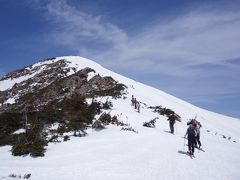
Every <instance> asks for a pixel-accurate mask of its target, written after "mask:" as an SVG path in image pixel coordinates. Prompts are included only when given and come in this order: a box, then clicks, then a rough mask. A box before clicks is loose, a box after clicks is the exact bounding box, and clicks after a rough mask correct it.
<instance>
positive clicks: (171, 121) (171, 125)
mask: <svg viewBox="0 0 240 180" xmlns="http://www.w3.org/2000/svg"><path fill="white" fill-rule="evenodd" d="M167 120H168V121H169V127H170V132H171V133H172V134H174V124H175V121H176V117H175V116H174V114H171V115H170V116H169V117H168V119H167Z"/></svg>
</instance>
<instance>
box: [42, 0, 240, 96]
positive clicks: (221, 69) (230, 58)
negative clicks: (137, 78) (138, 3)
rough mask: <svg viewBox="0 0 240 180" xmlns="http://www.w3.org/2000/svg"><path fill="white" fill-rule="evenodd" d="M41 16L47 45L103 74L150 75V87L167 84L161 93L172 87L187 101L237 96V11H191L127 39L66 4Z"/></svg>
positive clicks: (110, 25) (239, 14) (57, 3)
mask: <svg viewBox="0 0 240 180" xmlns="http://www.w3.org/2000/svg"><path fill="white" fill-rule="evenodd" d="M45 10H46V17H47V19H48V20H49V22H50V23H52V24H54V28H53V29H52V31H51V32H50V33H49V36H48V37H49V38H50V39H51V41H52V42H54V43H57V44H63V45H66V46H67V47H68V48H72V49H73V50H75V51H76V53H79V54H80V55H81V56H86V57H90V58H93V59H94V60H96V61H98V62H100V63H101V64H103V65H105V66H107V67H108V68H111V69H113V70H117V71H118V72H121V71H125V72H127V71H131V73H135V74H139V73H141V74H146V75H147V74H155V75H156V78H155V79H152V80H150V81H152V82H156V83H157V82H158V81H166V82H167V81H169V82H171V84H172V85H171V86H170V85H169V86H168V87H167V88H166V89H168V88H169V89H174V85H175V84H177V85H178V87H179V90H175V92H177V91H178V93H179V94H182V93H181V90H180V89H182V90H184V94H185V96H186V94H188V95H189V97H193V96H196V97H200V96H201V95H206V94H208V96H209V97H210V96H216V97H217V96H224V95H225V96H228V95H232V94H234V93H237V92H238V91H239V90H240V85H239V83H238V84H237V83H236V82H237V81H238V80H237V78H238V77H239V76H240V72H239V68H240V63H239V58H240V51H239V47H240V33H239V29H240V11H236V10H224V9H223V8H218V9H217V10H216V9H214V8H202V9H200V8H198V9H196V8H195V9H191V10H189V11H188V12H187V11H185V12H184V13H183V14H182V15H181V16H179V17H178V18H175V19H167V20H165V21H163V20H160V21H156V22H151V23H146V22H145V23H146V24H145V26H143V28H142V29H138V30H137V31H136V33H135V34H134V33H131V36H130V35H129V34H128V33H127V31H125V30H123V29H120V28H119V27H118V26H117V25H115V24H113V23H111V22H107V21H106V20H105V18H104V17H101V16H94V15H92V14H87V13H85V12H83V11H81V10H79V9H77V8H75V7H72V6H70V5H69V4H68V3H67V1H66V0H58V1H57V0H53V1H49V2H48V3H47V5H46V6H45ZM133 34H134V35H133ZM163 76H164V77H163ZM196 82H197V83H196ZM192 84H198V85H197V86H196V87H191V86H192ZM207 86H209V87H207ZM203 87H204V88H203ZM175 89H176V88H175ZM196 99H197V98H196ZM198 100H199V101H201V99H200V98H198ZM196 101H197V100H196Z"/></svg>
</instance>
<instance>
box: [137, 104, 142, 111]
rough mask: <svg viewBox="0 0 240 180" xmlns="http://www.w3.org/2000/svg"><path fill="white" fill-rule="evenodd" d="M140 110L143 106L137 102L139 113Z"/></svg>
mask: <svg viewBox="0 0 240 180" xmlns="http://www.w3.org/2000/svg"><path fill="white" fill-rule="evenodd" d="M140 108H141V104H140V102H137V111H138V112H139V113H140Z"/></svg>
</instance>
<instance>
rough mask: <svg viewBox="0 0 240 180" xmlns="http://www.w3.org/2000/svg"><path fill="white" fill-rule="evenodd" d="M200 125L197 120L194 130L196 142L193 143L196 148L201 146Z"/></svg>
mask: <svg viewBox="0 0 240 180" xmlns="http://www.w3.org/2000/svg"><path fill="white" fill-rule="evenodd" d="M201 127H202V125H201V124H200V122H197V124H196V132H197V136H196V143H195V145H196V147H197V148H199V149H200V148H201V146H202V143H201V141H200V128H201Z"/></svg>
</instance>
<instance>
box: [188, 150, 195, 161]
mask: <svg viewBox="0 0 240 180" xmlns="http://www.w3.org/2000/svg"><path fill="white" fill-rule="evenodd" d="M186 154H187V155H188V156H189V157H190V158H191V159H192V158H195V156H194V155H192V154H190V153H189V151H187V153H186Z"/></svg>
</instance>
